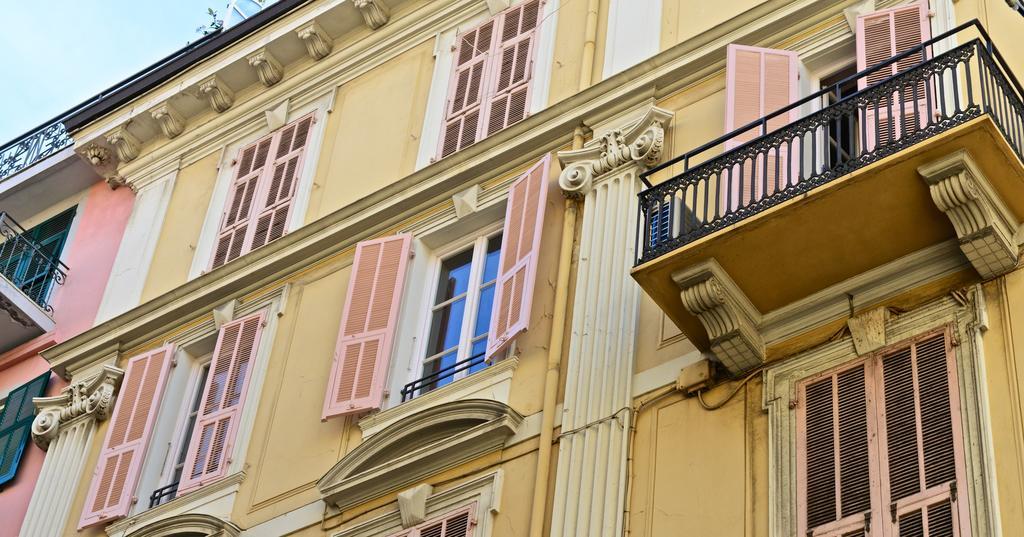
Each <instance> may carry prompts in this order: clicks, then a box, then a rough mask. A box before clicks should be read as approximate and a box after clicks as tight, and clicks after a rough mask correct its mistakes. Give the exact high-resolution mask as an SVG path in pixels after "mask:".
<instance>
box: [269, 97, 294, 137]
mask: <svg viewBox="0 0 1024 537" xmlns="http://www.w3.org/2000/svg"><path fill="white" fill-rule="evenodd" d="M290 106H291V99H285V100H283V101H281V102H280V103H278V104H277V106H275V107H273V108H271V109H270V110H265V111H264V112H263V115H264V117H265V118H266V120H267V128H268V129H270V130H271V131H276V130H277V129H280V128H281V127H284V126H285V124H286V123H288V108H289V107H290Z"/></svg>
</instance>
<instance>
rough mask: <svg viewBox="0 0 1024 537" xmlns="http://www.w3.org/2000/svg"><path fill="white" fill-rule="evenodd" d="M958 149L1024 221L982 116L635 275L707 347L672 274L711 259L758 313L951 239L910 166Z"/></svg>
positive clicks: (1016, 181) (999, 139) (1002, 144)
mask: <svg viewBox="0 0 1024 537" xmlns="http://www.w3.org/2000/svg"><path fill="white" fill-rule="evenodd" d="M959 151H966V153H967V154H969V155H970V156H971V157H972V158H973V161H974V162H975V163H976V164H977V166H978V168H980V172H981V175H983V176H984V178H985V179H986V180H987V182H988V184H989V185H990V186H991V189H992V190H993V191H994V193H995V194H996V195H997V197H998V198H999V199H1000V200H1001V202H1002V203H1004V204H1005V206H1006V208H1007V209H1008V212H1009V213H1011V214H1010V219H1011V220H1012V225H1013V229H1014V230H1015V229H1016V227H1017V226H1018V225H1019V224H1020V223H1021V222H1022V221H1024V165H1022V163H1021V161H1020V160H1019V159H1018V157H1017V155H1016V154H1015V153H1014V151H1013V149H1012V148H1011V146H1010V145H1009V144H1008V143H1007V140H1006V139H1005V138H1004V136H1003V134H1002V133H1001V132H1000V131H999V129H998V128H997V126H996V125H995V123H993V121H992V119H991V118H990V117H989V116H988V115H983V116H981V117H979V118H976V119H973V120H970V121H968V122H967V123H965V124H963V125H960V126H957V127H955V128H952V129H950V130H948V131H946V132H944V133H942V134H939V135H937V136H934V137H932V138H929V139H927V140H924V141H922V142H920V143H917V144H915V145H913V146H911V147H909V148H907V149H906V150H904V151H900V152H898V153H896V154H893V155H890V156H888V157H886V158H884V159H882V160H879V161H878V162H875V163H873V164H871V165H868V166H865V167H863V168H860V169H858V170H856V171H854V172H853V173H850V174H849V175H846V176H844V177H840V178H837V179H835V180H833V181H831V182H829V183H827V184H825V185H822V186H819V187H817V188H815V189H813V190H811V191H809V192H807V193H805V194H803V195H801V196H799V197H796V198H794V199H790V200H788V201H786V202H783V203H780V204H779V205H776V206H774V207H771V208H769V209H767V210H764V211H763V212H760V213H758V214H755V215H753V216H750V217H749V218H746V219H744V220H741V221H739V222H737V223H735V224H733V225H731V226H728V227H725V228H723V229H719V230H717V231H716V232H714V233H712V234H709V235H707V236H704V237H702V238H700V239H697V240H695V241H693V242H691V243H688V244H685V245H683V246H681V247H679V248H677V249H675V250H672V251H671V252H669V253H666V254H665V255H662V256H660V257H657V258H655V259H653V260H651V261H649V262H647V263H644V264H642V265H639V266H637V267H636V268H634V269H633V277H634V278H635V279H636V280H637V281H638V282H639V283H640V285H641V287H643V289H644V290H645V291H646V292H647V293H648V294H649V295H650V296H651V297H652V298H653V299H654V300H655V301H656V302H657V303H658V305H659V306H660V307H661V309H662V310H663V311H664V312H665V313H666V314H667V315H668V316H669V317H670V318H671V319H672V320H673V321H674V322H675V324H676V325H677V326H678V327H679V328H680V329H681V330H682V332H683V333H684V334H685V335H686V336H687V337H688V338H689V339H690V340H692V341H693V342H694V344H695V345H697V346H698V347H699V348H702V349H708V348H709V346H710V340H709V336H708V332H707V331H706V329H705V326H703V325H702V323H701V321H700V320H699V319H698V318H697V317H696V316H695V315H694V314H691V313H690V311H689V310H688V309H687V308H686V307H684V304H683V301H682V300H681V298H680V286H679V284H677V282H676V281H675V280H674V278H673V276H676V277H677V278H678V277H679V275H680V273H682V272H685V271H687V270H688V269H690V268H692V267H694V266H696V265H699V264H701V263H703V262H707V261H709V260H715V261H717V263H718V264H719V265H720V266H721V268H722V269H723V270H724V272H725V273H726V274H727V275H728V277H730V278H731V280H732V281H733V282H735V285H736V287H737V288H738V290H739V291H740V292H742V294H743V295H745V297H746V299H747V300H749V305H751V306H752V307H753V309H754V310H756V312H755V313H756V314H759V315H765V314H768V313H770V312H773V311H776V310H779V309H780V308H783V307H785V306H787V305H790V304H793V303H794V302H797V301H799V300H801V299H804V298H806V297H809V296H811V295H814V294H815V293H818V292H820V291H822V290H825V289H827V288H829V287H832V286H834V285H836V284H839V283H841V282H844V281H847V280H849V279H850V278H853V277H855V276H858V275H861V274H864V273H866V272H868V271H871V270H872V269H875V268H878V267H882V266H884V265H886V264H889V263H892V262H894V261H896V260H898V259H901V258H903V257H904V256H907V255H909V254H912V253H914V252H918V251H920V250H922V249H925V248H928V247H931V246H934V245H936V244H938V243H942V242H946V241H949V240H950V239H953V240H958V235H957V231H956V230H955V229H954V225H953V224H952V223H951V219H950V216H947V214H946V213H944V212H943V211H942V210H940V209H939V207H937V205H936V202H935V201H933V199H932V195H931V194H930V192H929V185H928V184H927V183H926V181H925V180H924V179H923V178H922V176H921V174H920V173H919V172H918V168H919V167H922V166H926V165H928V164H929V163H933V162H935V161H938V160H941V159H943V158H944V157H947V156H948V155H951V154H953V153H957V152H959ZM961 242H962V241H961ZM766 343H772V342H766ZM775 343H780V342H775Z"/></svg>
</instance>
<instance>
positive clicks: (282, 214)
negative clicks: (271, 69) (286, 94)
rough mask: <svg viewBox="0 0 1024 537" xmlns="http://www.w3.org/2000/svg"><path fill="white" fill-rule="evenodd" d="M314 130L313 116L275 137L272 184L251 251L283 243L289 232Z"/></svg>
mask: <svg viewBox="0 0 1024 537" xmlns="http://www.w3.org/2000/svg"><path fill="white" fill-rule="evenodd" d="M312 127H313V115H312V114H310V115H308V116H306V117H304V118H302V119H300V120H298V121H296V122H294V123H292V124H291V125H288V126H286V127H284V128H283V129H282V130H281V131H280V132H279V133H278V134H277V135H276V136H275V138H276V139H275V144H274V160H273V162H271V164H270V167H269V174H270V175H269V180H267V181H266V183H267V184H266V185H265V187H264V188H263V189H262V190H261V196H260V197H261V198H262V203H261V205H260V209H259V213H258V214H257V215H256V224H255V228H254V230H253V238H252V245H251V246H250V248H249V250H254V249H256V248H259V247H260V246H263V245H265V244H267V243H268V242H271V241H273V240H276V239H279V238H281V236H283V235H284V234H285V231H287V225H288V216H289V213H290V212H291V207H292V202H293V201H294V199H295V186H296V184H297V183H298V178H299V172H300V171H301V170H302V162H303V156H304V153H305V149H306V144H307V143H308V142H309V134H310V131H311V130H312Z"/></svg>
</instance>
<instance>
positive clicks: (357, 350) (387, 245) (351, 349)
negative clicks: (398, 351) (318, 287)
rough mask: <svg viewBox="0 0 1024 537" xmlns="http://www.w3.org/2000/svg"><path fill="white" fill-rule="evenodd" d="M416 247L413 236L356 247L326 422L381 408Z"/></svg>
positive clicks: (379, 240)
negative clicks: (408, 274)
mask: <svg viewBox="0 0 1024 537" xmlns="http://www.w3.org/2000/svg"><path fill="white" fill-rule="evenodd" d="M411 248H412V235H408V234H402V235H395V236H392V237H384V238H380V239H374V240H369V241H363V242H360V243H359V244H357V245H356V253H355V259H354V261H353V265H352V275H351V277H350V279H349V284H348V291H347V294H346V297H345V309H344V310H343V312H342V315H341V328H340V329H339V330H338V343H337V345H336V347H335V350H334V362H333V365H332V367H331V378H330V383H329V385H328V387H327V396H326V397H325V399H324V411H323V418H324V419H327V418H328V417H331V416H340V415H345V414H354V413H357V412H363V411H366V410H370V409H374V408H379V407H380V404H381V399H382V398H383V396H384V383H385V382H386V381H387V374H388V362H389V359H390V357H391V348H392V346H393V344H394V339H395V329H396V328H397V326H398V310H399V304H400V302H401V299H402V288H403V286H404V284H405V272H406V266H407V264H408V262H409V254H410V249H411Z"/></svg>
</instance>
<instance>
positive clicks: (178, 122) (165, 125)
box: [150, 102, 185, 138]
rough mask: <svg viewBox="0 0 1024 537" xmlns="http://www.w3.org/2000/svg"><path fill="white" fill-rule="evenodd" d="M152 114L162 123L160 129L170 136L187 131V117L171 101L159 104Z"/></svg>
mask: <svg viewBox="0 0 1024 537" xmlns="http://www.w3.org/2000/svg"><path fill="white" fill-rule="evenodd" d="M150 114H152V116H153V119H155V120H156V122H157V124H159V125H160V131H161V132H163V133H164V136H166V137H168V138H174V137H175V136H177V135H179V134H181V133H182V132H184V131H185V118H184V117H183V116H182V115H181V113H180V112H178V111H177V110H176V109H175V108H174V107H173V106H171V103H169V102H164V103H162V104H160V105H158V106H157V107H156V108H154V109H153V110H151V111H150Z"/></svg>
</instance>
